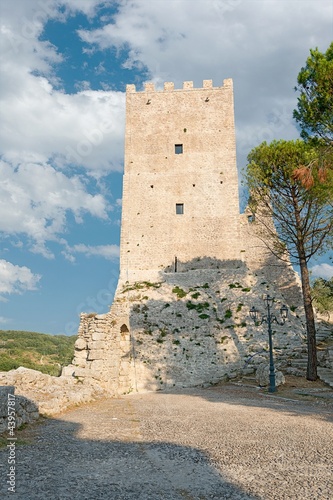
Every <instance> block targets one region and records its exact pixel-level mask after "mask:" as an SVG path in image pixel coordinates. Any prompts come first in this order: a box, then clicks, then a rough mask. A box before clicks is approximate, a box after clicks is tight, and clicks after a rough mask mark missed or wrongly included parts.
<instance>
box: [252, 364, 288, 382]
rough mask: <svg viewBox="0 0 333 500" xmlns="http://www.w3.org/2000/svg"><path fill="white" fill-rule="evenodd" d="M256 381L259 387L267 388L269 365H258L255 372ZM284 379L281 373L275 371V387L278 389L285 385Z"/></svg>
mask: <svg viewBox="0 0 333 500" xmlns="http://www.w3.org/2000/svg"><path fill="white" fill-rule="evenodd" d="M256 381H257V382H258V385H259V386H260V387H267V386H268V385H269V365H267V364H262V365H259V366H258V368H257V371H256ZM285 381H286V380H285V378H284V375H283V373H282V372H280V371H278V370H276V369H275V385H276V387H279V385H282V384H284V383H285Z"/></svg>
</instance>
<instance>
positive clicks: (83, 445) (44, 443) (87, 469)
mask: <svg viewBox="0 0 333 500" xmlns="http://www.w3.org/2000/svg"><path fill="white" fill-rule="evenodd" d="M114 420H115V422H116V421H117V419H114ZM116 424H117V422H116ZM125 426H126V423H125ZM95 427H96V433H97V434H98V428H99V422H98V420H96V421H95ZM112 427H113V426H112V417H111V415H110V421H109V428H110V429H111V430H112ZM81 428H82V426H81V425H80V424H78V423H76V422H68V421H64V420H60V419H53V418H52V419H48V420H47V421H46V423H43V424H42V425H39V426H38V425H37V426H35V428H34V429H33V430H32V431H31V430H30V431H31V432H33V433H34V434H35V439H34V442H33V443H31V444H28V445H25V446H19V447H17V453H16V485H15V489H16V491H15V498H16V499H22V500H27V499H29V500H34V499H43V500H45V499H51V498H52V499H54V500H58V499H59V500H60V499H61V500H63V499H71V500H74V499H80V500H84V499H87V500H88V499H89V500H95V499H103V500H105V499H110V500H132V499H136V500H162V499H163V500H178V499H179V500H181V499H187V500H190V499H198V500H199V499H200V500H204V499H214V498H215V499H221V498H233V499H236V498H237V499H253V500H255V499H257V498H259V497H257V496H252V495H250V494H247V493H246V492H245V491H242V490H241V489H240V488H239V487H237V486H235V485H233V484H231V483H230V482H228V481H227V480H225V479H224V478H223V477H222V476H221V475H220V474H219V473H218V472H217V471H216V469H215V468H214V467H213V466H212V464H211V463H210V461H209V458H208V456H207V455H206V454H205V453H203V452H202V451H201V450H198V449H196V448H192V447H187V446H177V445H175V444H172V443H168V442H143V441H140V440H138V441H128V442H126V439H127V438H126V436H125V435H123V436H122V437H121V439H120V438H119V440H118V439H117V438H116V439H106V440H98V439H97V440H95V439H83V438H81V437H79V434H80V430H81ZM0 462H1V463H2V464H5V465H4V466H2V467H1V472H2V474H1V475H2V477H1V489H0V497H1V498H3V499H5V498H6V499H7V498H12V496H11V495H12V493H9V492H8V491H7V484H6V474H7V472H8V471H7V470H6V469H8V464H6V462H7V450H6V449H2V450H0Z"/></svg>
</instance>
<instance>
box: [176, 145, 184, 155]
mask: <svg viewBox="0 0 333 500" xmlns="http://www.w3.org/2000/svg"><path fill="white" fill-rule="evenodd" d="M175 154H176V155H182V154H183V145H182V144H175Z"/></svg>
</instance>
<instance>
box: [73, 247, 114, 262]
mask: <svg viewBox="0 0 333 500" xmlns="http://www.w3.org/2000/svg"><path fill="white" fill-rule="evenodd" d="M75 253H81V254H84V255H85V256H86V257H92V256H94V257H103V258H104V259H106V260H117V259H118V258H119V246H118V245H96V246H92V245H84V244H83V243H80V244H77V245H74V246H72V247H69V246H67V249H66V251H65V252H64V255H65V256H66V258H67V259H68V260H70V261H75V257H74V255H73V254H75Z"/></svg>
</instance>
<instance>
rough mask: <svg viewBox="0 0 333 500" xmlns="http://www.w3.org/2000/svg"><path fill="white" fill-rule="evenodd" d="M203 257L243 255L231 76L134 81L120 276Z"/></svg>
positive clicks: (128, 120) (130, 93) (128, 115)
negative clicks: (197, 81) (217, 81)
mask: <svg viewBox="0 0 333 500" xmlns="http://www.w3.org/2000/svg"><path fill="white" fill-rule="evenodd" d="M175 145H179V146H180V145H181V146H182V148H183V150H182V153H181V154H176V151H175ZM176 204H182V205H183V213H182V214H177V213H176ZM204 256H210V257H214V258H217V259H239V258H240V255H239V199H238V177H237V168H236V145H235V127H234V111H233V86H232V80H230V79H229V80H225V81H224V85H223V86H222V87H213V84H212V81H211V80H205V81H204V84H203V88H201V89H197V88H193V83H192V82H185V83H184V87H183V89H174V88H173V84H171V83H166V84H165V88H164V90H163V91H156V90H155V89H154V86H153V85H152V84H146V87H145V90H144V92H136V91H135V87H134V85H128V86H127V93H126V137H125V167H124V180H123V205H122V224H121V256H120V260H121V263H120V269H121V279H124V280H130V281H132V280H133V275H134V273H135V272H137V271H140V270H152V269H156V270H163V269H164V268H165V267H167V266H169V265H170V264H172V263H173V262H174V259H175V257H177V258H178V259H179V260H180V261H189V260H191V259H192V258H195V257H204Z"/></svg>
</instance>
